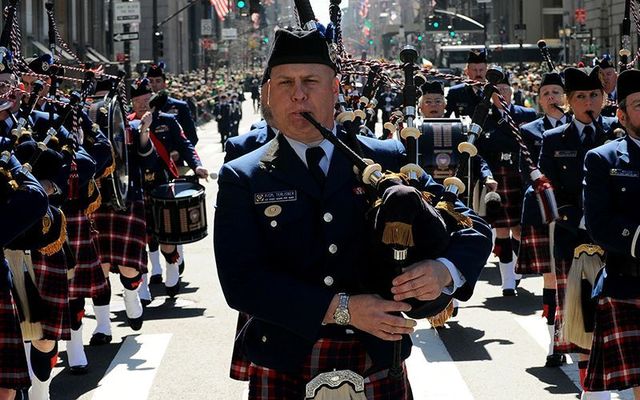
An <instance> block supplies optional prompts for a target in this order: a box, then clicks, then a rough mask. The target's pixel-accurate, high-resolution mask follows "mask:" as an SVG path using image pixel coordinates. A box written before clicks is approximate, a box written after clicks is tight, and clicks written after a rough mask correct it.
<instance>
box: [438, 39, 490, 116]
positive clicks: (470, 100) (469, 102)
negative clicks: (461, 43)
mask: <svg viewBox="0 0 640 400" xmlns="http://www.w3.org/2000/svg"><path fill="white" fill-rule="evenodd" d="M464 74H465V75H466V76H467V77H468V78H469V79H472V80H475V81H479V82H482V83H484V82H485V81H486V77H487V53H486V52H485V51H478V50H473V51H470V52H469V56H468V57H467V65H466V67H465V68H464ZM480 101H482V89H481V88H480V87H478V86H471V85H469V84H466V83H461V84H459V85H455V86H452V87H451V88H450V89H449V93H447V108H446V111H445V116H447V117H450V116H451V114H453V113H455V114H456V116H458V117H461V116H463V115H467V116H471V115H473V110H475V109H476V106H477V105H478V103H480Z"/></svg>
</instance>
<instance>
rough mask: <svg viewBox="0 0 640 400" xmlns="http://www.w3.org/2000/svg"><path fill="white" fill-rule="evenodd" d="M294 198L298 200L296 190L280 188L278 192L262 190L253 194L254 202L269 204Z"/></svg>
mask: <svg viewBox="0 0 640 400" xmlns="http://www.w3.org/2000/svg"><path fill="white" fill-rule="evenodd" d="M296 200H298V191H297V190H281V191H278V192H264V193H256V194H254V195H253V202H254V204H269V203H279V202H283V201H296Z"/></svg>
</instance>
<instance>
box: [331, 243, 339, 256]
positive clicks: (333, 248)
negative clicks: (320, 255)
mask: <svg viewBox="0 0 640 400" xmlns="http://www.w3.org/2000/svg"><path fill="white" fill-rule="evenodd" d="M337 252H338V246H336V245H335V244H332V245H331V246H329V253H331V254H336V253H337Z"/></svg>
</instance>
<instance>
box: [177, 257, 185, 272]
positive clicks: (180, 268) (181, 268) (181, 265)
mask: <svg viewBox="0 0 640 400" xmlns="http://www.w3.org/2000/svg"><path fill="white" fill-rule="evenodd" d="M183 272H184V260H182V262H181V263H180V265H178V273H179V274H180V276H182V273H183Z"/></svg>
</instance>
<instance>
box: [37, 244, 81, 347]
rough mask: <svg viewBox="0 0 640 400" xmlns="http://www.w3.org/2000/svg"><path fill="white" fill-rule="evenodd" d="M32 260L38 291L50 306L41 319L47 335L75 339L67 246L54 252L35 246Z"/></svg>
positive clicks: (47, 337) (45, 337) (61, 338)
mask: <svg viewBox="0 0 640 400" xmlns="http://www.w3.org/2000/svg"><path fill="white" fill-rule="evenodd" d="M31 260H32V261H33V270H34V273H35V277H36V285H37V286H38V291H39V292H40V296H41V297H42V300H43V301H44V303H45V304H46V307H47V313H46V315H45V317H44V319H43V320H42V321H41V322H42V331H43V333H44V337H43V339H48V340H71V328H70V319H69V318H70V315H69V281H68V278H67V276H68V275H67V271H68V269H67V257H66V255H65V253H64V251H63V250H60V251H59V252H57V253H55V254H53V255H51V256H45V255H43V254H41V253H40V252H39V251H37V250H34V251H32V252H31Z"/></svg>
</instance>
